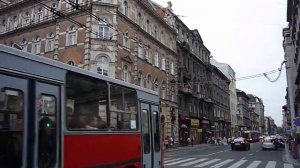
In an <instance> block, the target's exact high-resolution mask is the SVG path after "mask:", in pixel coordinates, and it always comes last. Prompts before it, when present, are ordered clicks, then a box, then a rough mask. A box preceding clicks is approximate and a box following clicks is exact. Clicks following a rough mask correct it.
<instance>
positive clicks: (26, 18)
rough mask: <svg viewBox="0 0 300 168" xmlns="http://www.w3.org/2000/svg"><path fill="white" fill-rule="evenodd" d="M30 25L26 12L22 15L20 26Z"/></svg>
mask: <svg viewBox="0 0 300 168" xmlns="http://www.w3.org/2000/svg"><path fill="white" fill-rule="evenodd" d="M29 23H30V15H29V12H26V13H25V14H24V15H23V20H22V25H23V26H26V25H28V24H29Z"/></svg>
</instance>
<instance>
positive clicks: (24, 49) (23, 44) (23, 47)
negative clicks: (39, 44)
mask: <svg viewBox="0 0 300 168" xmlns="http://www.w3.org/2000/svg"><path fill="white" fill-rule="evenodd" d="M20 45H21V47H22V51H27V45H28V44H27V41H26V39H23V40H22V42H21V43H20Z"/></svg>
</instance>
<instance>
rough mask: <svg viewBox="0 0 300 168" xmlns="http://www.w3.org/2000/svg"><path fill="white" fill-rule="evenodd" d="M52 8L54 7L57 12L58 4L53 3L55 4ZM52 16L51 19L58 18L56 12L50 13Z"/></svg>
mask: <svg viewBox="0 0 300 168" xmlns="http://www.w3.org/2000/svg"><path fill="white" fill-rule="evenodd" d="M51 7H52V9H53V10H54V11H56V10H57V4H56V3H53V4H52V5H51ZM50 14H51V17H52V18H56V17H58V16H57V15H56V14H55V13H54V12H51V11H50V13H49V15H50Z"/></svg>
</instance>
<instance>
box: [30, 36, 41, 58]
mask: <svg viewBox="0 0 300 168" xmlns="http://www.w3.org/2000/svg"><path fill="white" fill-rule="evenodd" d="M31 52H32V53H33V54H39V53H40V52H41V39H40V36H35V38H34V39H33V41H32V49H31Z"/></svg>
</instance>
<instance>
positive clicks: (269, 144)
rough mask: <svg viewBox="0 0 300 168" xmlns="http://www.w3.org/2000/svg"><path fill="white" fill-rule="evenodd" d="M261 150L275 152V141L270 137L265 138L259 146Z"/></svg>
mask: <svg viewBox="0 0 300 168" xmlns="http://www.w3.org/2000/svg"><path fill="white" fill-rule="evenodd" d="M261 149H262V150H265V149H274V150H277V146H276V144H275V141H274V140H273V139H272V138H271V137H266V138H265V139H264V141H263V143H262V144H261Z"/></svg>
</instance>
